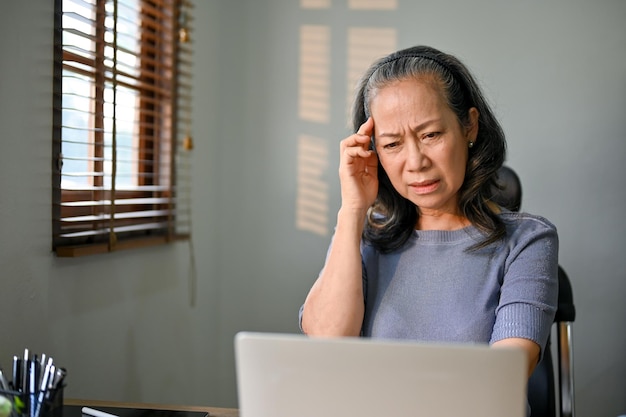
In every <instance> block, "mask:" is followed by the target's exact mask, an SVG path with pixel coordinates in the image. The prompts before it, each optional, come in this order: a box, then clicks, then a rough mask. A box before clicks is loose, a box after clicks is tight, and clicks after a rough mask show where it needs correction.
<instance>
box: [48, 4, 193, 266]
mask: <svg viewBox="0 0 626 417" xmlns="http://www.w3.org/2000/svg"><path fill="white" fill-rule="evenodd" d="M187 1H188V0H55V69H54V106H53V111H54V115H53V117H54V120H53V173H54V174H53V208H52V210H53V216H52V222H53V226H52V229H53V249H54V250H55V252H56V253H57V255H58V256H80V255H85V254H93V253H102V252H110V251H114V250H120V249H126V248H132V247H137V246H144V245H150V244H159V243H166V242H169V241H172V240H175V239H180V238H188V237H189V234H190V225H189V224H190V213H189V207H190V197H189V196H190V175H189V172H190V156H189V150H190V149H191V148H192V143H191V136H190V131H189V130H190V123H191V120H190V113H191V104H190V103H191V91H190V90H191V88H190V82H191V68H190V67H191V40H190V33H191V14H190V13H189V9H190V7H191V5H190V4H189V3H188V2H187Z"/></svg>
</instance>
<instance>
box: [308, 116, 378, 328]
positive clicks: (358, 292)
mask: <svg viewBox="0 0 626 417" xmlns="http://www.w3.org/2000/svg"><path fill="white" fill-rule="evenodd" d="M373 129H374V123H373V121H372V119H371V118H370V119H368V120H367V121H366V122H365V123H363V125H361V127H360V128H359V131H358V132H357V133H355V134H353V135H351V136H349V137H347V138H346V139H344V140H343V141H341V147H340V151H341V154H340V162H339V179H340V182H341V208H340V209H339V213H338V214H337V225H336V227H335V234H334V236H333V242H332V245H331V248H330V250H329V253H328V256H327V257H326V263H325V264H324V268H323V269H322V272H321V273H320V276H319V277H318V278H317V281H315V284H313V287H312V288H311V290H310V292H309V294H308V296H307V298H306V300H305V302H304V308H303V310H302V323H301V325H302V330H303V331H304V333H306V334H308V335H312V336H358V335H359V334H360V332H361V325H362V323H363V315H364V311H365V305H364V300H363V283H362V266H361V251H360V242H361V235H362V233H363V224H364V222H365V217H366V215H367V210H368V209H369V207H370V206H371V205H372V204H373V202H374V200H375V199H376V194H377V193H378V177H377V167H378V159H377V157H376V154H375V153H374V152H373V151H371V150H370V149H369V144H370V137H371V135H372V133H373Z"/></svg>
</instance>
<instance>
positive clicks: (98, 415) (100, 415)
mask: <svg viewBox="0 0 626 417" xmlns="http://www.w3.org/2000/svg"><path fill="white" fill-rule="evenodd" d="M81 412H82V413H83V414H85V415H87V416H91V417H118V416H116V415H115V414H109V413H105V412H104V411H100V410H94V409H93V408H89V407H83V408H82V409H81Z"/></svg>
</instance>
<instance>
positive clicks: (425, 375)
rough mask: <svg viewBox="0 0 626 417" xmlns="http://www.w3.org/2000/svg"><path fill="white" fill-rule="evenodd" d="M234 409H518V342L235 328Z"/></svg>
mask: <svg viewBox="0 0 626 417" xmlns="http://www.w3.org/2000/svg"><path fill="white" fill-rule="evenodd" d="M234 345H235V368H236V377H237V396H238V401H239V415H240V417H381V416H394V417H401V416H412V417H420V416H425V417H426V416H427V417H523V416H526V411H527V409H526V407H527V400H526V387H527V381H528V379H527V359H526V356H525V354H524V352H523V351H521V350H517V349H512V348H511V349H508V348H503V349H500V348H498V349H495V348H489V347H488V346H486V345H465V344H431V343H416V342H407V341H392V340H380V339H365V338H311V337H307V336H304V335H300V334H282V333H262V332H240V333H237V335H236V336H235V341H234Z"/></svg>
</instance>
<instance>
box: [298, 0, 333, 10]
mask: <svg viewBox="0 0 626 417" xmlns="http://www.w3.org/2000/svg"><path fill="white" fill-rule="evenodd" d="M330 3H331V0H300V7H302V8H303V9H328V8H329V7H330Z"/></svg>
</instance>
